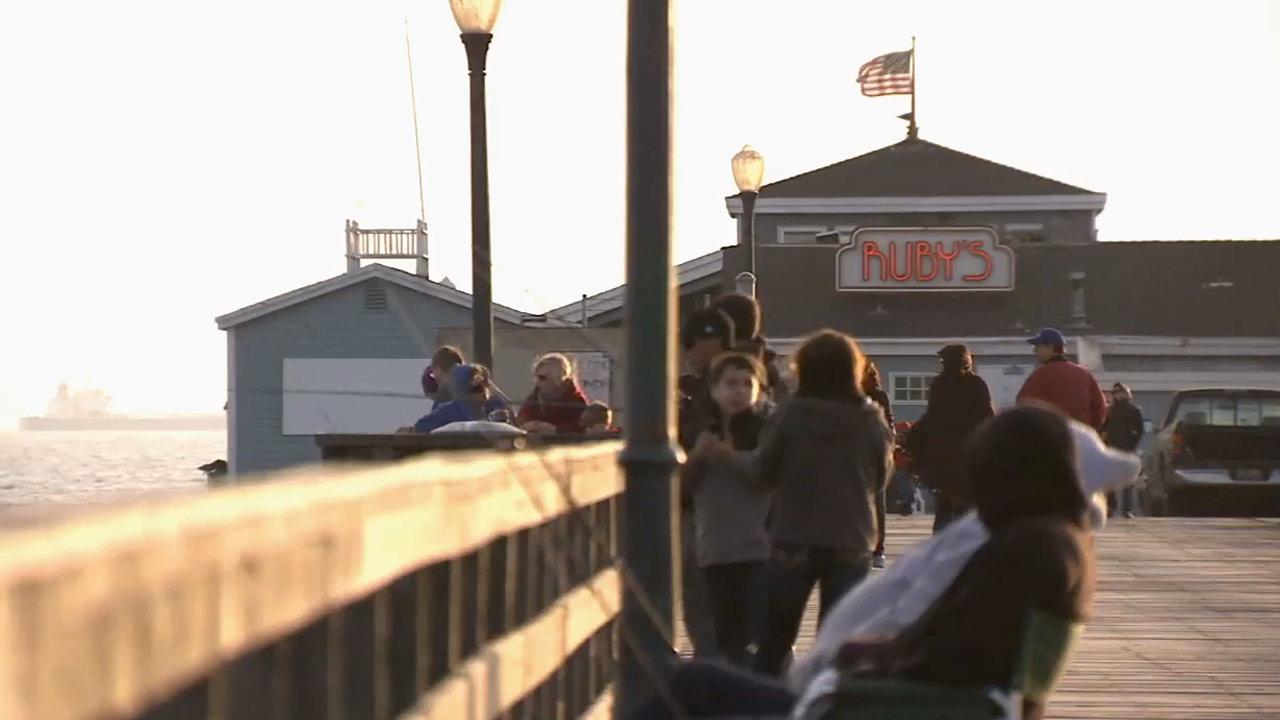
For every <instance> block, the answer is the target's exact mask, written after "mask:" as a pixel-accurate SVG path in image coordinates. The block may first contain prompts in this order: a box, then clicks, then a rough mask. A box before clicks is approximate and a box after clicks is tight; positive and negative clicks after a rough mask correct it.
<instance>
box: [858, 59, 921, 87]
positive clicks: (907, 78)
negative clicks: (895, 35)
mask: <svg viewBox="0 0 1280 720" xmlns="http://www.w3.org/2000/svg"><path fill="white" fill-rule="evenodd" d="M912 52H913V51H911V50H903V51H902V52H894V53H889V54H887V55H881V56H880V57H878V58H876V59H874V60H872V61H871V62H869V63H866V64H865V65H863V66H862V67H861V68H858V84H859V85H861V86H862V94H863V95H868V96H875V95H910V94H911V53H912Z"/></svg>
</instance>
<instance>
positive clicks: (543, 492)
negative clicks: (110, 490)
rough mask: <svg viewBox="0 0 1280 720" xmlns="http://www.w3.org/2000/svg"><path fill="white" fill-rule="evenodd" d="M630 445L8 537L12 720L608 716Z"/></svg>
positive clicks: (105, 517) (4, 635)
mask: <svg viewBox="0 0 1280 720" xmlns="http://www.w3.org/2000/svg"><path fill="white" fill-rule="evenodd" d="M617 450H618V446H617V444H616V443H609V442H605V443H599V442H597V443H591V444H588V445H583V446H577V447H546V448H543V449H539V450H524V451H515V452H511V451H508V452H493V451H488V452H476V451H465V452H453V451H442V450H440V451H437V452H435V453H432V454H430V455H428V456H427V457H422V458H416V459H410V460H406V461H403V462H397V463H391V464H374V465H359V464H355V465H352V464H337V465H330V466H322V467H318V468H308V469H305V470H299V471H296V472H290V473H285V474H284V475H282V476H280V478H279V480H278V481H276V482H268V483H261V484H253V485H247V486H243V487H230V488H225V489H222V490H219V491H216V492H212V493H210V494H209V495H207V496H203V497H195V498H181V499H177V500H173V501H171V502H165V503H156V504H153V505H150V506H143V507H139V508H131V509H121V510H112V511H106V512H104V513H102V514H99V515H94V516H88V517H78V518H74V519H72V520H69V521H67V522H65V523H59V524H56V525H52V526H48V527H38V528H24V529H22V530H19V531H15V532H11V533H7V534H3V535H0V552H3V553H4V557H5V559H6V563H5V566H4V567H3V568H0V643H3V646H4V647H2V648H0V717H15V718H18V717H33V718H34V717H39V718H51V719H54V720H57V719H58V718H98V717H143V718H204V717H219V718H273V719H275V718H281V719H284V718H308V719H310V718H331V719H333V720H337V719H339V718H341V719H342V720H359V719H362V718H376V719H381V718H391V717H420V718H450V719H451V720H452V719H454V718H458V719H460V720H467V719H469V718H491V717H515V718H544V717H576V716H578V715H580V714H582V713H584V712H587V711H588V709H589V708H593V707H594V708H596V709H600V708H604V711H606V712H607V703H608V701H607V697H608V695H607V688H608V687H609V685H610V683H611V682H612V681H613V675H614V664H615V659H616V657H617V653H618V637H617V634H616V629H615V623H614V619H615V616H616V614H617V612H618V608H619V605H620V602H621V587H622V583H623V580H622V578H623V575H622V573H621V570H620V568H619V567H618V565H617V532H618V530H617V528H618V523H617V513H618V502H617V499H618V497H619V494H620V493H621V491H622V485H623V481H622V475H621V471H620V469H619V467H618V464H617V460H616V454H617ZM348 459H349V458H348ZM601 539H603V542H601Z"/></svg>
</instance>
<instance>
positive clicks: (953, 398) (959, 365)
mask: <svg viewBox="0 0 1280 720" xmlns="http://www.w3.org/2000/svg"><path fill="white" fill-rule="evenodd" d="M938 357H939V358H940V361H941V363H942V372H940V373H938V376H937V377H936V378H934V379H933V383H932V384H930V385H929V401H928V406H927V407H926V408H925V411H924V415H923V416H922V417H921V418H920V420H919V422H917V423H916V424H915V425H914V426H913V427H912V428H911V433H910V434H909V435H908V436H907V443H906V450H907V452H908V453H909V454H910V455H911V457H912V458H913V459H914V460H915V461H916V464H917V467H918V469H919V475H920V479H921V481H922V482H924V484H926V485H928V486H929V487H930V488H932V489H933V493H934V499H935V501H936V502H935V508H936V509H935V516H934V522H933V531H934V532H935V533H936V532H938V531H940V530H942V528H944V527H946V526H947V524H948V523H950V522H951V521H952V520H954V519H955V518H958V517H960V516H961V515H963V514H965V513H966V512H968V511H969V509H970V508H971V507H972V506H973V493H972V490H971V489H970V488H969V483H968V479H967V477H966V475H965V473H964V471H963V468H962V467H961V464H960V454H961V451H962V450H963V449H964V444H965V441H967V440H968V439H969V436H970V435H972V434H973V431H974V430H976V429H978V426H979V425H981V424H982V423H983V422H984V421H986V420H988V419H989V418H991V417H992V416H993V415H995V410H994V409H993V408H992V406H991V391H990V390H989V389H988V388H987V383H986V381H985V380H983V379H982V378H980V377H978V375H977V373H975V372H974V371H973V356H972V355H970V354H969V348H967V347H965V346H964V345H948V346H946V347H944V348H942V349H941V350H939V351H938Z"/></svg>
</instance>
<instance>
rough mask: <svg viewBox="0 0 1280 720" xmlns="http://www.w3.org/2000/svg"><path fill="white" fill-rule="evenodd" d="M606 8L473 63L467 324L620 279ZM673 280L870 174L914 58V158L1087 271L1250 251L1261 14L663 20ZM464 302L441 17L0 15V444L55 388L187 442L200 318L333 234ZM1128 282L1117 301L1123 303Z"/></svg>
mask: <svg viewBox="0 0 1280 720" xmlns="http://www.w3.org/2000/svg"><path fill="white" fill-rule="evenodd" d="M625 6H626V3H625V2H624V1H623V0H557V1H555V2H552V1H551V0H536V1H534V0H508V2H506V3H505V7H504V8H503V14H502V17H501V18H500V19H499V21H498V26H497V28H496V31H495V38H494V42H493V46H492V50H491V52H490V57H489V68H490V75H489V134H490V135H489V137H490V174H491V185H492V188H491V203H492V216H493V252H494V292H495V296H496V298H497V300H498V301H500V302H503V303H506V304H509V305H513V306H516V307H519V308H521V309H527V310H531V311H542V310H546V309H549V308H550V307H553V306H556V305H559V304H562V303H565V302H569V301H571V300H573V299H575V298H577V297H578V296H579V295H580V294H581V293H583V292H595V291H598V290H602V289H605V288H608V287H610V286H612V285H615V284H617V283H618V282H619V281H620V280H621V278H622V275H623V267H622V257H623V177H624V167H623V158H624V156H623V132H624V126H623V120H624V107H623V102H624V88H623V85H622V83H623V79H624V75H623V70H624V67H623V66H624V56H625V44H624V40H625V28H624V22H625ZM677 7H678V13H677V30H676V38H677V45H676V89H677V98H676V171H677V182H676V193H677V195H676V202H677V208H676V216H675V217H676V241H675V242H676V251H677V257H678V258H680V259H687V258H689V257H693V256H696V255H700V254H702V253H705V252H709V251H711V250H714V249H715V248H717V247H719V246H721V245H725V244H729V243H731V242H732V241H733V233H734V228H733V224H732V222H731V221H730V220H729V218H728V216H727V214H726V212H725V209H724V203H723V200H722V198H723V196H725V195H727V194H730V193H732V192H733V191H734V188H733V182H732V178H731V175H730V172H729V158H730V156H731V155H732V154H733V153H734V152H735V151H736V150H737V149H738V148H740V147H741V146H742V145H743V144H744V143H751V144H752V145H754V146H755V147H756V148H757V149H758V150H760V151H761V152H762V153H763V154H764V155H765V158H766V163H767V166H766V167H767V169H766V181H768V180H770V179H773V180H776V179H780V178H783V177H787V176H789V175H793V174H796V173H799V172H803V171H806V170H810V169H813V168H816V167H819V166H821V165H826V164H829V163H831V162H834V161H837V160H840V159H843V158H846V157H851V156H853V155H857V154H860V153H863V152H866V151H869V150H873V149H875V148H877V147H881V146H883V145H886V144H889V143H892V142H896V141H897V140H899V139H900V138H901V137H902V136H903V123H902V122H901V121H899V120H897V119H895V117H894V116H895V115H897V114H899V113H902V112H904V111H905V110H906V109H907V102H908V100H907V98H906V97H887V98H864V97H861V96H860V95H859V94H858V91H857V86H856V84H855V83H854V82H853V78H854V74H855V72H856V70H857V68H858V66H859V65H860V64H861V63H863V62H865V61H866V60H869V59H870V58H872V57H873V56H875V55H878V54H881V53H884V52H890V51H895V50H902V49H906V48H907V47H909V45H910V38H911V35H913V34H914V35H917V36H918V38H919V52H918V72H919V75H918V92H919V99H918V109H919V119H920V125H921V135H922V137H925V138H927V139H930V140H933V141H935V142H939V143H942V144H944V145H948V146H950V147H953V148H956V149H959V150H963V151H966V152H970V153H974V154H977V155H980V156H983V157H987V158H990V159H993V160H996V161H999V162H1004V163H1007V164H1011V165H1014V166H1016V167H1019V168H1023V169H1026V170H1030V171H1032V172H1036V173H1039V174H1042V175H1047V176H1049V177H1052V178H1055V179H1059V180H1062V181H1065V182H1068V183H1073V184H1077V185H1081V186H1083V187H1086V188H1089V189H1091V190H1096V191H1101V192H1106V193H1108V195H1109V197H1108V203H1107V209H1106V211H1105V212H1104V213H1103V214H1102V215H1101V216H1100V218H1099V223H1098V224H1099V228H1100V236H1101V237H1102V238H1103V239H1105V240H1125V239H1191V238H1256V237H1277V236H1280V215H1278V214H1277V209H1276V208H1277V195H1276V190H1275V188H1276V180H1275V173H1276V168H1277V167H1280V136H1278V135H1277V133H1276V131H1275V128H1276V127H1277V123H1278V122H1280V2H1274V1H1273V2H1231V1H1220V2H1214V3H1157V2H1059V3H1045V2H1037V3H1029V2H999V3H997V2H968V3H955V2H939V3H929V2H913V3H871V2H853V1H852V0H829V1H826V2H818V1H817V0H793V1H791V2H769V1H765V0H761V1H747V0H684V2H682V3H679V4H678V6H677ZM406 17H407V18H408V20H409V27H410V28H411V31H412V34H413V43H414V47H413V50H414V71H415V79H416V82H417V94H418V110H419V117H420V126H421V132H422V161H423V172H424V175H425V181H426V205H427V220H428V222H429V224H430V232H431V255H432V259H431V263H432V276H433V278H434V279H440V278H441V277H443V276H445V275H447V276H449V277H450V278H452V279H453V280H454V281H455V282H456V283H457V284H458V285H459V287H462V288H464V289H466V288H467V287H468V286H469V285H470V255H469V250H468V243H469V242H470V225H469V194H468V169H467V168H468V164H467V163H468V151H467V84H466V83H467V80H466V61H465V56H464V54H463V49H462V46H461V44H460V42H459V40H458V36H457V27H456V26H455V24H454V22H453V18H452V16H451V15H450V13H449V10H448V3H447V2H446V1H445V0H417V1H416V2H405V1H403V0H366V1H364V2H359V3H357V2H344V3H317V2H300V1H298V2H294V1H288V2H285V1H276V2H263V1H261V0H258V1H255V2H248V1H246V0H220V1H219V2H211V3H198V4H197V3H191V2H173V1H172V0H154V1H149V0H115V1H113V2H89V1H87V0H83V1H80V2H72V1H68V0H39V1H28V0H0V98H2V99H3V103H4V109H3V111H2V112H0V221H2V222H3V232H4V242H3V255H2V259H0V338H3V341H4V347H3V350H2V354H0V427H3V426H4V425H7V424H10V423H11V422H12V418H13V417H15V416H17V415H20V414H26V413H38V412H41V411H42V410H43V407H44V403H45V400H46V399H47V398H48V397H49V396H50V395H51V394H52V392H53V389H54V387H55V385H56V383H57V382H58V381H59V380H60V379H66V380H67V381H69V382H71V383H73V384H75V385H88V384H92V385H98V386H102V387H104V388H106V389H107V390H109V391H110V392H111V393H112V395H113V396H114V397H115V398H116V409H118V410H126V411H127V410H134V411H163V410H198V411H217V410H218V409H219V408H221V406H222V402H223V400H224V396H225V388H226V347H225V338H224V336H223V333H221V332H219V331H218V330H217V329H216V328H215V326H214V323H213V318H214V317H215V316H216V315H220V314H223V313H226V312H229V311H231V310H235V309H237V308H239V307H242V306H244V305H247V304H250V303H253V302H257V301H259V300H263V299H265V298H267V297H269V296H272V295H275V294H278V293H280V292H284V291H288V290H290V289H293V288H295V287H298V286H301V285H305V284H308V283H312V282H316V281H318V280H322V279H324V278H327V277H331V276H333V275H336V274H339V273H340V272H342V270H343V267H344V264H343V258H342V243H343V236H342V225H343V220H344V219H345V218H353V219H356V220H358V221H360V222H361V223H362V224H364V225H366V226H396V227H410V226H411V225H412V224H413V221H414V220H415V219H416V217H417V214H418V188H417V181H416V173H415V168H414V159H413V152H414V148H413V128H412V123H411V120H410V114H409V97H408V81H407V71H406V62H405V47H404V29H405V25H404V19H405V18H406ZM1135 281H1140V279H1139V278H1135Z"/></svg>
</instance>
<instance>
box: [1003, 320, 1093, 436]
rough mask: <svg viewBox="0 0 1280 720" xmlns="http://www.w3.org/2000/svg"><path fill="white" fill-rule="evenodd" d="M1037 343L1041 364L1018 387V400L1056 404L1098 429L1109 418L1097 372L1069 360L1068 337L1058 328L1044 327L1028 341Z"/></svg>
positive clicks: (1074, 417)
mask: <svg viewBox="0 0 1280 720" xmlns="http://www.w3.org/2000/svg"><path fill="white" fill-rule="evenodd" d="M1027 342H1028V343H1030V344H1031V345H1032V346H1033V347H1035V353H1036V362H1037V363H1039V365H1040V367H1038V368H1036V370H1035V372H1033V373H1031V376H1030V377H1028V378H1027V381H1026V382H1025V383H1023V385H1022V389H1021V390H1019V391H1018V402H1020V403H1021V402H1023V401H1024V400H1040V401H1042V402H1047V403H1049V404H1050V405H1056V406H1057V407H1058V408H1059V409H1061V410H1062V411H1063V412H1064V413H1066V414H1067V415H1068V416H1069V417H1071V418H1073V419H1075V420H1078V421H1080V422H1082V423H1084V424H1085V425H1088V426H1089V427H1091V428H1093V429H1094V430H1101V429H1102V424H1103V422H1105V421H1106V419H1107V401H1106V398H1104V397H1103V396H1102V389H1101V388H1099V387H1098V381H1097V380H1095V379H1094V377H1093V375H1092V374H1091V373H1090V372H1089V371H1088V370H1085V369H1084V368H1082V367H1080V366H1079V365H1077V364H1075V363H1073V362H1071V361H1070V360H1067V357H1066V347H1067V338H1066V337H1065V336H1064V335H1063V334H1062V332H1061V331H1059V330H1055V329H1054V328H1042V329H1041V330H1040V332H1038V333H1036V336H1035V337H1033V338H1031V339H1030V340H1028V341H1027Z"/></svg>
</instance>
